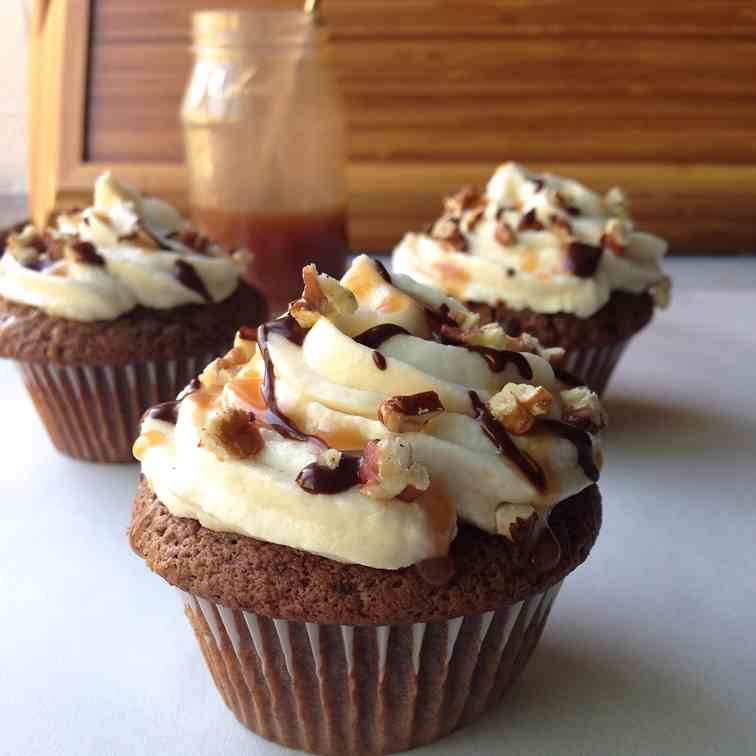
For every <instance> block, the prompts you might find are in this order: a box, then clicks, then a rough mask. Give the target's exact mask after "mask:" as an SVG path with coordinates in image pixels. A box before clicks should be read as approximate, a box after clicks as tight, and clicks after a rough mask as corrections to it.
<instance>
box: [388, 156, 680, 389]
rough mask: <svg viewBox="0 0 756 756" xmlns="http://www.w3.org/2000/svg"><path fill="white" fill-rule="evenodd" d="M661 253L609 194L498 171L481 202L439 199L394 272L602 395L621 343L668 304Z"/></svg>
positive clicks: (408, 240) (616, 193)
mask: <svg viewBox="0 0 756 756" xmlns="http://www.w3.org/2000/svg"><path fill="white" fill-rule="evenodd" d="M666 249H667V245H666V243H665V242H664V241H662V240H661V239H659V238H658V237H656V236H653V235H651V234H647V233H641V232H639V231H636V230H635V228H634V226H633V223H632V220H631V218H630V216H629V212H628V207H627V200H626V198H625V196H624V195H623V193H622V192H621V191H620V190H619V189H612V190H611V191H609V192H608V193H607V195H606V196H605V197H600V196H599V195H597V194H595V193H594V192H592V191H591V190H589V189H588V188H586V187H585V186H583V185H582V184H580V183H578V182H577V181H572V180H570V179H564V178H561V177H559V176H554V175H552V174H548V173H544V174H536V173H528V172H526V171H525V170H524V169H523V168H522V167H521V166H519V165H517V164H515V163H506V164H504V165H502V166H501V167H500V168H499V169H498V170H497V171H496V172H495V173H494V175H493V177H492V178H491V180H490V181H489V183H488V186H487V187H486V190H485V192H479V191H477V190H476V189H474V188H465V189H463V190H461V191H460V192H458V193H457V194H456V195H454V196H452V197H449V198H448V199H447V200H446V202H445V204H444V214H443V215H442V216H441V218H440V219H439V220H437V221H436V222H435V223H433V224H432V225H431V227H430V228H429V229H428V231H427V233H424V234H414V233H410V234H407V235H406V236H405V237H404V239H403V240H402V241H401V243H400V244H399V245H398V246H397V248H396V249H395V250H394V254H393V267H394V269H395V270H396V271H397V272H399V273H405V274H407V275H409V276H412V277H413V278H415V279H416V280H418V281H420V282H422V283H424V284H427V285H429V286H434V287H436V288H438V289H440V290H442V291H444V292H446V293H448V294H450V295H451V296H454V297H457V298H458V299H460V300H462V301H465V302H466V303H467V304H468V306H469V307H470V308H471V309H473V310H474V311H476V312H478V313H479V314H480V315H481V318H482V319H483V320H484V322H485V321H493V322H499V323H501V324H502V325H503V326H504V329H505V330H506V331H507V332H508V333H510V334H513V335H516V334H518V333H523V332H524V333H530V334H532V335H533V336H535V337H536V338H538V339H539V340H540V342H541V343H542V344H543V345H544V346H546V347H560V348H562V349H564V350H565V356H564V359H563V362H562V365H561V366H562V368H564V369H565V370H567V371H568V372H570V373H573V374H574V375H575V376H576V377H577V378H578V379H579V380H580V382H582V383H585V384H587V385H588V386H590V387H591V388H592V389H593V390H594V391H597V392H598V393H599V394H601V393H602V392H603V391H604V390H605V388H606V386H607V383H608V381H609V378H610V377H611V374H612V372H613V370H614V368H615V366H616V365H617V363H618V361H619V359H620V357H621V355H622V353H623V351H624V350H625V348H626V347H627V344H628V343H629V341H630V339H631V338H632V337H633V336H634V335H635V334H636V333H638V332H639V331H640V330H641V329H643V328H644V327H645V326H646V325H647V324H648V323H649V321H650V320H651V318H652V317H653V313H654V308H655V306H656V305H659V306H666V305H667V304H668V300H669V289H670V283H669V279H668V278H667V277H666V276H665V275H664V274H663V272H662V270H661V269H660V267H659V261H660V260H661V258H662V257H663V256H664V254H665V252H666Z"/></svg>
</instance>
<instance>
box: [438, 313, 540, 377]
mask: <svg viewBox="0 0 756 756" xmlns="http://www.w3.org/2000/svg"><path fill="white" fill-rule="evenodd" d="M455 330H458V329H453V328H449V327H447V326H441V332H440V333H437V334H435V336H436V338H437V340H438V341H439V342H440V343H441V344H450V345H452V346H461V347H464V348H465V349H467V351H468V352H473V353H474V354H479V355H480V356H481V357H482V358H483V359H484V360H485V361H486V364H487V365H488V367H489V369H490V370H491V372H492V373H501V372H502V371H503V370H506V368H507V367H508V366H509V365H510V364H512V365H514V366H515V368H517V371H518V372H519V373H520V377H521V378H524V379H525V380H526V381H529V380H530V379H531V378H532V377H533V368H532V367H530V363H529V362H528V360H527V359H526V357H525V355H524V354H522V353H521V352H512V351H509V350H507V349H493V348H492V347H484V346H475V345H468V344H465V343H464V342H463V341H461V340H460V339H459V338H457V336H456V334H455Z"/></svg>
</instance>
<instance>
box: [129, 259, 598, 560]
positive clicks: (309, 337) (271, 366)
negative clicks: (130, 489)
mask: <svg viewBox="0 0 756 756" xmlns="http://www.w3.org/2000/svg"><path fill="white" fill-rule="evenodd" d="M303 277H304V282H305V287H304V292H303V295H302V298H301V299H299V300H297V301H296V302H293V303H292V304H291V305H290V307H289V312H288V314H287V315H285V316H283V317H282V318H279V319H278V320H275V321H272V322H270V323H267V324H264V325H262V326H260V327H259V328H258V329H257V330H256V331H255V330H252V329H242V330H240V331H239V333H238V334H237V338H236V342H235V346H234V348H233V349H232V350H231V351H230V352H229V353H228V354H226V355H225V356H224V357H222V358H220V359H218V360H215V361H214V362H212V363H211V364H210V365H209V366H208V367H207V368H206V369H205V370H204V372H203V373H202V374H201V375H200V376H199V378H197V379H195V380H194V381H193V382H192V383H191V384H190V385H189V386H188V387H187V388H186V390H185V391H184V392H182V394H181V395H180V396H179V398H178V400H177V401H176V402H171V403H168V404H163V405H159V406H157V407H155V408H153V409H152V410H150V411H148V412H147V413H146V415H145V417H144V419H143V422H142V427H141V435H140V436H139V438H138V439H137V441H136V442H135V445H134V454H135V456H136V457H137V458H138V459H139V460H140V461H141V462H142V472H143V473H144V475H145V477H146V478H147V480H148V481H149V483H150V485H151V487H152V489H153V490H154V491H155V493H156V494H157V496H158V498H159V500H160V501H161V502H162V503H163V504H164V505H165V506H166V507H167V508H168V510H169V511H170V512H171V514H173V515H175V516H178V517H190V518H194V519H196V520H198V521H199V522H200V523H201V524H202V525H204V526H205V527H206V528H209V529H211V530H217V531H224V532H232V533H239V534H243V535H247V536H250V537H252V538H255V539H258V540H262V541H269V542H272V543H276V544H281V545H284V546H288V547H292V548H295V549H300V550H303V551H307V552H311V553H315V554H319V555H321V556H326V557H329V558H330V559H334V560H337V561H341V562H350V563H356V564H361V565H366V566H369V567H377V568H384V569H398V568H401V567H405V566H408V565H411V564H416V563H424V562H425V561H426V560H431V559H434V558H438V557H444V556H445V555H446V554H447V553H448V551H449V547H450V544H451V542H452V540H453V539H454V537H455V535H456V530H457V518H460V519H461V520H464V521H466V522H468V523H471V524H472V525H474V526H476V527H477V528H480V529H482V530H484V531H487V532H489V533H495V534H500V537H502V538H506V539H509V540H511V541H514V542H516V543H520V542H524V541H531V540H534V539H535V540H538V541H539V543H541V542H542V541H543V540H544V539H545V540H546V541H547V543H546V548H539V550H538V551H539V554H540V559H541V560H542V561H543V565H542V566H543V569H549V568H550V567H551V566H553V562H554V559H555V558H556V559H557V560H558V558H559V554H558V545H557V549H556V551H557V553H556V554H554V553H553V550H552V552H551V553H550V552H549V548H548V533H549V531H548V526H547V519H548V515H549V512H550V511H551V509H552V508H553V507H554V506H555V505H556V504H557V503H558V502H560V501H562V500H564V499H567V498H568V497H570V496H572V495H574V494H575V493H577V492H579V491H581V490H583V489H584V488H586V487H588V486H590V485H592V484H593V483H594V482H595V481H596V480H597V478H598V474H599V468H600V466H601V451H600V448H599V446H598V443H597V437H596V435H595V434H596V433H597V431H598V430H599V429H600V428H601V427H602V426H603V425H604V423H605V417H604V413H603V410H602V408H601V405H600V403H599V400H598V398H597V397H596V395H595V394H593V393H592V392H590V391H589V390H588V389H586V388H585V387H580V386H575V385H574V381H572V380H571V378H570V377H569V376H567V375H565V374H563V373H562V372H561V371H559V369H558V368H554V367H552V365H551V364H550V360H552V359H556V358H558V357H560V356H561V350H556V349H550V350H547V349H542V348H541V346H540V344H539V343H538V342H537V341H536V340H535V339H533V338H532V337H528V336H527V335H523V336H520V337H518V338H512V337H509V336H508V335H507V334H505V333H504V331H503V330H502V329H501V327H500V326H498V325H496V324H492V325H487V326H483V327H479V326H478V324H477V316H476V315H473V314H472V313H471V312H469V311H468V310H467V309H466V308H464V307H463V306H462V305H460V304H459V303H458V302H456V301H455V300H453V299H450V298H447V297H445V296H444V295H442V294H439V293H438V292H436V291H434V290H432V289H429V288H427V287H425V286H421V285H419V284H417V283H416V282H414V281H413V280H412V279H410V278H408V277H406V276H402V275H394V276H391V275H389V274H388V273H387V272H386V271H385V269H383V267H382V266H381V265H380V264H379V263H376V262H374V261H373V260H371V259H370V258H369V257H367V256H361V257H359V258H357V260H356V261H355V262H354V263H353V265H352V267H351V268H350V270H349V271H348V272H347V273H346V274H345V275H344V277H343V278H342V280H341V282H340V283H339V282H338V281H336V280H335V279H332V278H330V277H329V276H326V275H322V274H318V273H317V270H316V269H315V267H314V266H308V267H306V268H305V269H304V271H303ZM551 543H552V544H555V543H556V542H555V541H554V540H553V539H552V540H551Z"/></svg>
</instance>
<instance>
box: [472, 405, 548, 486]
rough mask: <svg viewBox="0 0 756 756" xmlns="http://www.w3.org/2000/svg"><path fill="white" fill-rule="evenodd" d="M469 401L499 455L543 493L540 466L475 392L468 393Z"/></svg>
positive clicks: (543, 477)
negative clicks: (522, 449) (513, 439)
mask: <svg viewBox="0 0 756 756" xmlns="http://www.w3.org/2000/svg"><path fill="white" fill-rule="evenodd" d="M470 401H471V402H472V406H473V410H474V411H475V416H476V418H477V419H478V420H479V421H480V425H481V430H482V431H483V433H484V434H485V435H486V436H488V438H489V439H490V440H491V441H492V443H493V444H494V446H496V448H497V449H498V450H499V453H500V454H502V455H503V456H505V457H507V459H509V460H510V461H511V462H512V463H514V464H515V465H516V466H517V467H518V468H519V469H520V471H521V472H522V474H523V475H524V476H525V477H526V478H527V479H528V480H529V481H530V482H531V483H532V484H533V485H534V486H535V488H536V489H537V490H538V491H541V492H543V491H545V490H546V475H545V474H544V472H543V470H542V469H541V467H540V465H538V464H537V463H536V462H535V461H533V459H531V458H530V457H529V456H528V455H527V454H525V452H523V451H521V450H520V449H519V448H518V447H517V445H516V444H515V442H514V441H512V439H511V437H510V435H509V433H507V431H506V429H505V428H504V426H503V425H502V424H501V423H500V422H498V421H497V420H496V418H495V417H494V416H493V415H492V414H491V412H490V411H489V409H488V407H486V405H485V403H484V402H483V401H482V400H481V398H480V397H479V396H478V394H477V393H476V392H475V391H470Z"/></svg>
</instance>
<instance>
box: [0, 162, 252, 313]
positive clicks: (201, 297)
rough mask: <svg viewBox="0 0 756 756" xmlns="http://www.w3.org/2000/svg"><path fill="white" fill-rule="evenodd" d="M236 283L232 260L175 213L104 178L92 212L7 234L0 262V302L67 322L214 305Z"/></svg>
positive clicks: (68, 215) (236, 268) (236, 269)
mask: <svg viewBox="0 0 756 756" xmlns="http://www.w3.org/2000/svg"><path fill="white" fill-rule="evenodd" d="M238 282H239V266H238V264H237V262H236V261H235V260H234V259H232V258H231V257H229V256H227V255H225V254H223V251H222V250H221V249H220V247H218V246H217V245H214V244H211V243H210V242H209V241H208V240H207V239H206V238H204V237H202V236H200V235H199V234H198V233H197V232H196V230H194V228H193V227H192V226H191V224H190V223H189V221H187V220H186V219H184V218H183V217H182V216H181V215H180V214H179V213H178V211H177V210H176V209H175V208H173V207H171V206H170V205H169V204H167V203H166V202H163V201H162V200H160V199H157V198H154V197H143V196H141V195H140V194H139V193H138V192H137V191H136V190H134V189H132V188H131V187H129V186H127V185H126V184H123V183H120V182H118V181H117V180H116V179H115V178H114V177H113V175H112V174H111V173H110V172H107V173H105V174H103V175H102V176H100V177H99V178H98V179H97V182H96V183H95V191H94V202H93V204H92V206H91V207H88V208H86V209H85V210H81V211H76V212H71V213H66V214H63V215H60V216H59V217H58V219H57V221H56V223H55V224H54V226H53V227H51V228H48V229H46V230H45V231H44V232H42V233H38V232H37V231H35V229H34V228H33V227H31V226H29V227H27V228H26V229H24V230H23V231H22V232H20V233H18V234H11V235H10V236H9V238H8V242H7V246H6V249H5V254H3V256H2V258H1V259H0V296H3V297H5V298H6V299H9V300H12V301H14V302H20V303H23V304H28V305H32V306H33V307H39V308H40V309H42V310H44V311H45V312H47V313H48V314H50V315H53V316H56V317H62V318H68V319H71V320H82V321H92V320H113V319H115V318H117V317H119V316H120V315H123V314H124V313H126V312H128V311H129V310H131V309H133V308H134V307H136V306H138V305H142V306H144V307H150V308H154V309H160V310H163V309H169V308H172V307H178V306H180V305H185V304H206V303H210V302H220V301H222V300H224V299H226V298H227V297H228V296H230V295H231V294H232V293H233V292H234V290H235V289H236V287H237V285H238Z"/></svg>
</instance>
